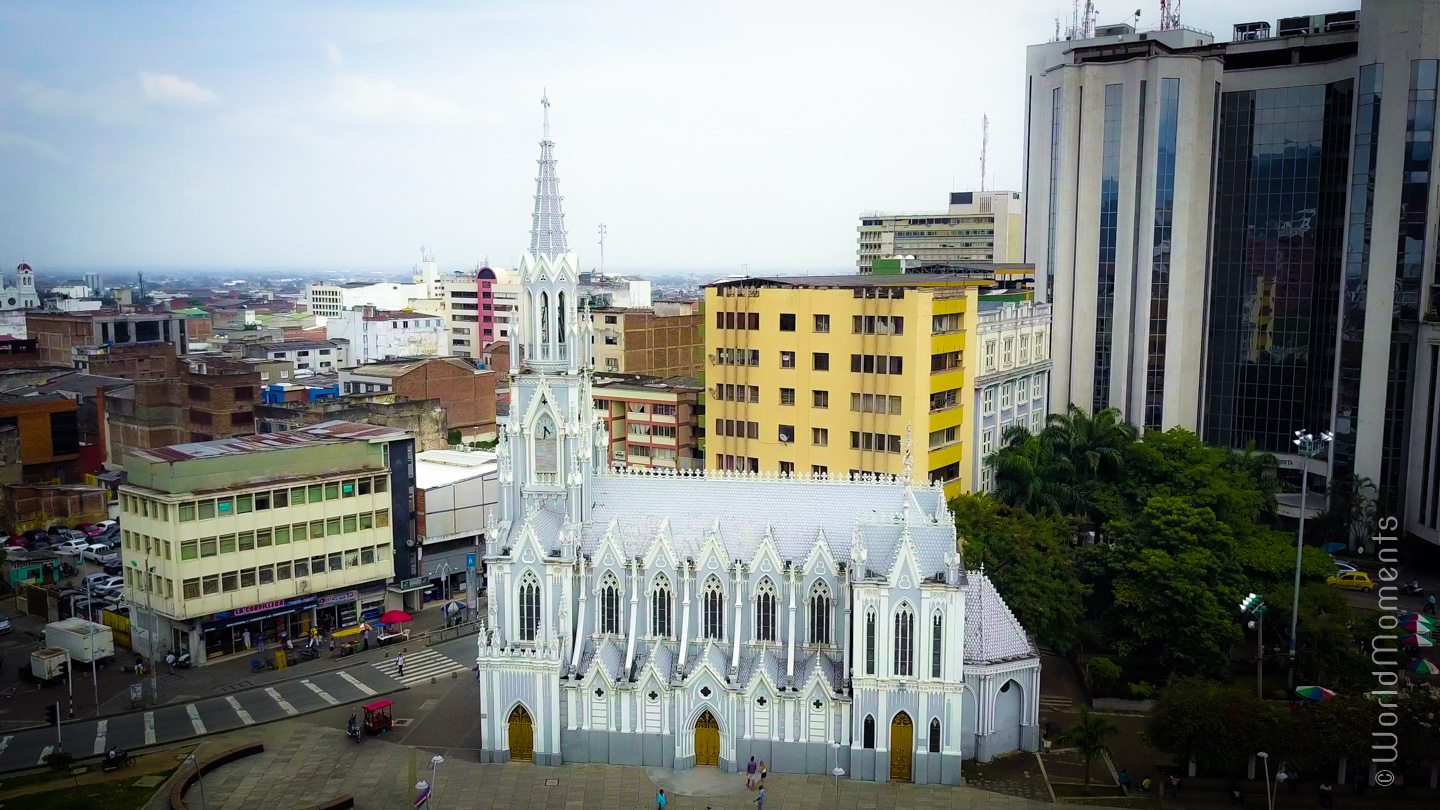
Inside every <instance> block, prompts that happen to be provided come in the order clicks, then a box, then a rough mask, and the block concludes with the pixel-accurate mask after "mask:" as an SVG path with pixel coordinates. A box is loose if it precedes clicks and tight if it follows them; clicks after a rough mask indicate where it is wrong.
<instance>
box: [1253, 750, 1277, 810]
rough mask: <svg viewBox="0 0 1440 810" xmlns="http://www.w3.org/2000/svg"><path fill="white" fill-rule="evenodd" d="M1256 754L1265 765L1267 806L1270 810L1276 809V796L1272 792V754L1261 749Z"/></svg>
mask: <svg viewBox="0 0 1440 810" xmlns="http://www.w3.org/2000/svg"><path fill="white" fill-rule="evenodd" d="M1255 756H1257V757H1259V758H1260V761H1261V762H1262V763H1264V765H1265V806H1266V807H1267V808H1269V810H1275V796H1274V794H1272V793H1271V792H1270V755H1269V754H1267V753H1265V752H1264V751H1261V752H1260V753H1258V754H1256V755H1255Z"/></svg>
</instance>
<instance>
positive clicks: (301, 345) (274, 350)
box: [244, 340, 353, 376]
mask: <svg viewBox="0 0 1440 810" xmlns="http://www.w3.org/2000/svg"><path fill="white" fill-rule="evenodd" d="M244 351H245V356H246V357H251V358H256V359H259V358H264V359H266V360H285V361H288V362H291V363H294V364H295V372H296V375H297V376H303V375H308V374H324V373H327V372H336V371H339V370H340V369H342V368H346V367H348V366H351V365H353V363H352V362H351V359H350V343H349V341H345V340H292V341H290V342H287V343H260V344H254V345H246V346H245V349H244Z"/></svg>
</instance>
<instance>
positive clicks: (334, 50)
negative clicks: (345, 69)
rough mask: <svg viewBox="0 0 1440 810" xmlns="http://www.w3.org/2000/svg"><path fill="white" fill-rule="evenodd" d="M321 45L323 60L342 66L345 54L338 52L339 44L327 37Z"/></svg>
mask: <svg viewBox="0 0 1440 810" xmlns="http://www.w3.org/2000/svg"><path fill="white" fill-rule="evenodd" d="M321 45H322V46H323V47H324V48H325V61H327V62H329V63H330V64H331V65H333V66H335V67H342V66H343V65H344V64H345V54H343V53H341V52H340V46H339V45H336V44H335V43H334V42H333V41H331V40H328V39H327V40H325V41H324V42H323V43H321Z"/></svg>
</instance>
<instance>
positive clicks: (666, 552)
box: [645, 516, 680, 570]
mask: <svg viewBox="0 0 1440 810" xmlns="http://www.w3.org/2000/svg"><path fill="white" fill-rule="evenodd" d="M679 562H680V555H679V554H677V553H676V552H675V544H674V543H673V542H672V541H671V538H670V518H669V517H668V516H666V517H664V518H662V519H661V521H660V525H659V527H657V528H656V529H655V537H654V539H653V540H652V542H651V543H650V547H649V548H648V549H646V551H645V568H646V569H647V570H655V569H659V568H664V569H669V570H674V569H675V567H676V566H677V565H679Z"/></svg>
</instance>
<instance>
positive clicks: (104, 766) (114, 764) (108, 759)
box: [100, 751, 135, 773]
mask: <svg viewBox="0 0 1440 810" xmlns="http://www.w3.org/2000/svg"><path fill="white" fill-rule="evenodd" d="M134 764H135V757H132V756H130V755H129V754H127V753H125V752H124V751H116V752H115V756H113V757H112V756H110V755H109V754H106V755H105V759H104V760H102V761H101V763H100V770H101V771H102V772H104V773H109V772H111V771H114V770H118V769H120V768H127V767H129V766H131V765H134Z"/></svg>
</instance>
